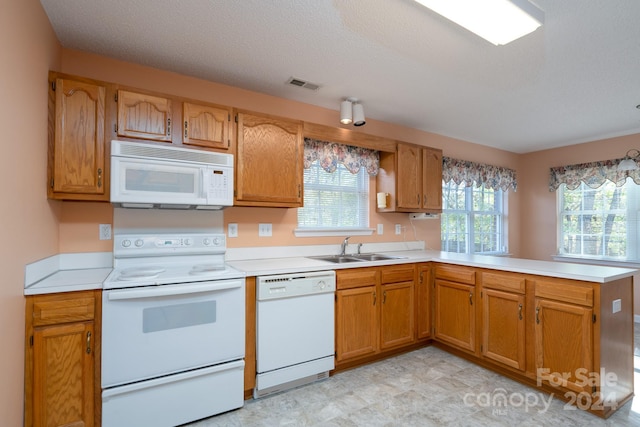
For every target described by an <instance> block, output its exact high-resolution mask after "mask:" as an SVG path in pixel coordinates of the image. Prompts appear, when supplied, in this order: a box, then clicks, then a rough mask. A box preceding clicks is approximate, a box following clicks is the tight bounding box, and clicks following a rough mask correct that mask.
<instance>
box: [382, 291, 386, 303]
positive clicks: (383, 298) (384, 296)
mask: <svg viewBox="0 0 640 427" xmlns="http://www.w3.org/2000/svg"><path fill="white" fill-rule="evenodd" d="M386 302H387V291H383V292H382V303H383V304H384V303H386Z"/></svg>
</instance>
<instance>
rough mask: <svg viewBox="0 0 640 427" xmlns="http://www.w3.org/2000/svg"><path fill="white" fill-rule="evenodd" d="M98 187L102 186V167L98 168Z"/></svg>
mask: <svg viewBox="0 0 640 427" xmlns="http://www.w3.org/2000/svg"><path fill="white" fill-rule="evenodd" d="M98 187H102V168H98Z"/></svg>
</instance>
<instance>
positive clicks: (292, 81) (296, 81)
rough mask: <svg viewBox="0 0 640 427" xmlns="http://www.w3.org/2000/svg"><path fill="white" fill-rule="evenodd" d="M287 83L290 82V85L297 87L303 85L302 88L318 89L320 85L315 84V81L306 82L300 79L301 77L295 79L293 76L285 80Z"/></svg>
mask: <svg viewBox="0 0 640 427" xmlns="http://www.w3.org/2000/svg"><path fill="white" fill-rule="evenodd" d="M287 84H290V85H292V86H297V87H303V88H305V89H309V90H318V89H320V85H317V84H315V83H310V82H306V81H304V80H301V79H296V78H295V77H291V78H290V79H289V80H288V81H287Z"/></svg>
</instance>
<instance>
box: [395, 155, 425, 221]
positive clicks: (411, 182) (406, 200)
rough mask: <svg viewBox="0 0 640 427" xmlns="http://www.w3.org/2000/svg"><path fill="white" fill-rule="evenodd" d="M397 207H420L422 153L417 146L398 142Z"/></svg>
mask: <svg viewBox="0 0 640 427" xmlns="http://www.w3.org/2000/svg"><path fill="white" fill-rule="evenodd" d="M397 155H398V166H397V180H398V182H397V184H396V185H397V189H398V195H397V205H398V206H397V207H398V208H401V209H421V207H422V203H421V194H422V189H421V185H422V178H421V176H422V156H421V155H422V153H421V149H420V147H418V146H415V145H410V144H398V150H397Z"/></svg>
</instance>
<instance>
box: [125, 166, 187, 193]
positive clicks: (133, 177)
mask: <svg viewBox="0 0 640 427" xmlns="http://www.w3.org/2000/svg"><path fill="white" fill-rule="evenodd" d="M125 179H126V184H125V185H126V188H127V190H132V191H152V192H159V193H188V194H192V193H193V192H195V182H194V180H195V175H194V174H192V173H180V172H164V171H154V170H145V169H132V168H129V169H127V170H126V173H125Z"/></svg>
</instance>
